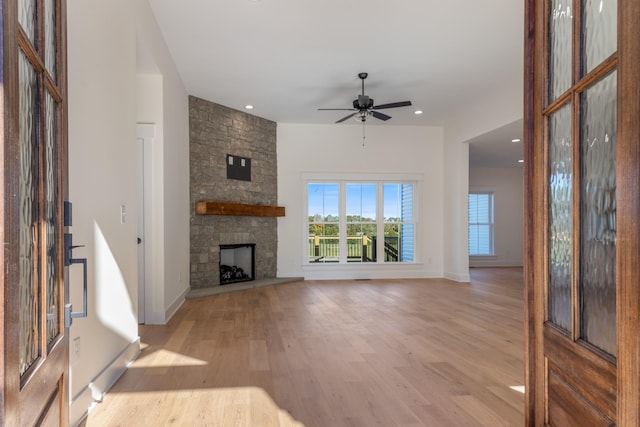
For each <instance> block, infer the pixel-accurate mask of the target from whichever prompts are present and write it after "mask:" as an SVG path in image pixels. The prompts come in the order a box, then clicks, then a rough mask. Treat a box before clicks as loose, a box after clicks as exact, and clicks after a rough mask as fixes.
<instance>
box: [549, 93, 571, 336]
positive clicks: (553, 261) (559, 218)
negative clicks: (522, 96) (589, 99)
mask: <svg viewBox="0 0 640 427" xmlns="http://www.w3.org/2000/svg"><path fill="white" fill-rule="evenodd" d="M572 150H573V147H572V144H571V105H570V104H569V105H565V106H564V107H562V108H561V109H560V110H558V111H556V112H555V113H553V114H552V115H551V117H550V118H549V159H548V161H549V189H548V190H549V245H548V246H549V320H551V322H553V323H555V324H556V325H558V326H560V327H561V328H562V329H564V330H566V331H571V329H572V328H571V271H572V265H573V263H572V242H573V238H572V223H573V221H572V218H573V208H572V206H573V205H572V203H573V200H572V194H573V193H572V191H573V184H572V183H573V166H572V165H573V155H572Z"/></svg>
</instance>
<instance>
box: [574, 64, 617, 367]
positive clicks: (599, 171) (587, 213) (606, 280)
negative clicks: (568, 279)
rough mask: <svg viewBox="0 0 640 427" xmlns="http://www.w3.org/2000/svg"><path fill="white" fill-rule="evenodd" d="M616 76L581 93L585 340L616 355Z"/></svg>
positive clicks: (583, 316)
mask: <svg viewBox="0 0 640 427" xmlns="http://www.w3.org/2000/svg"><path fill="white" fill-rule="evenodd" d="M616 79H617V73H616V72H613V73H611V74H609V75H607V76H606V77H604V78H603V79H602V80H600V81H598V82H597V83H595V84H594V85H593V86H591V87H590V88H588V89H587V90H586V91H585V92H584V93H583V94H582V95H581V111H580V151H581V156H582V159H581V174H582V179H581V181H582V182H581V188H580V198H581V200H580V210H581V212H580V218H581V227H580V230H581V235H580V254H581V255H580V297H581V298H580V301H581V310H580V311H581V325H582V330H581V337H582V338H583V339H584V340H585V341H587V342H589V343H591V344H593V345H595V346H596V347H599V348H601V349H602V350H604V351H606V352H607V353H610V354H612V355H615V354H616V132H617V130H616V99H617V97H616V87H617V80H616Z"/></svg>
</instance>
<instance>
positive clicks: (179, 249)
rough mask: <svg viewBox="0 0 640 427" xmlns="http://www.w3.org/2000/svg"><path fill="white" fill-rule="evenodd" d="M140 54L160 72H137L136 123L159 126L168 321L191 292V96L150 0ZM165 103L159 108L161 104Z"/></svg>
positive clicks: (162, 301) (159, 205)
mask: <svg viewBox="0 0 640 427" xmlns="http://www.w3.org/2000/svg"><path fill="white" fill-rule="evenodd" d="M134 4H135V8H136V10H135V11H136V17H137V20H136V30H137V42H136V43H137V46H138V50H139V52H138V57H139V58H140V57H144V58H145V59H146V60H147V61H151V62H152V63H153V69H154V70H157V71H154V72H155V74H153V75H148V74H143V73H146V72H148V70H140V69H139V70H138V82H139V84H140V86H139V89H138V90H139V92H138V102H137V112H136V114H137V115H136V121H137V122H139V123H140V122H142V123H155V124H156V138H155V140H154V142H153V148H152V157H153V160H152V162H153V163H152V169H153V171H152V174H153V183H152V188H153V190H152V194H153V195H152V197H153V201H152V204H153V209H152V213H151V214H152V218H151V220H152V224H153V225H152V229H153V236H152V238H153V242H151V243H152V252H153V255H152V263H153V265H152V270H153V287H154V288H155V290H156V291H157V294H156V295H154V307H153V316H152V318H150V319H149V320H148V321H147V322H148V323H164V322H166V321H167V320H168V319H169V318H170V317H171V316H172V315H173V314H174V313H175V311H176V310H177V309H178V307H179V306H180V305H181V304H182V302H183V301H184V297H185V295H186V293H187V292H188V291H189V209H190V206H189V116H188V108H189V105H188V96H187V92H186V90H185V88H184V85H183V84H182V81H181V79H180V76H179V75H178V70H177V68H176V66H175V64H174V62H173V59H172V58H171V55H170V54H169V51H168V48H167V46H166V44H165V42H164V40H163V38H162V35H161V33H160V29H159V27H158V25H157V22H156V21H155V18H154V16H153V13H152V11H151V8H150V7H149V4H148V3H147V1H145V0H136V1H135V2H134ZM158 103H160V107H159V106H158Z"/></svg>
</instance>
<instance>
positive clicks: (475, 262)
mask: <svg viewBox="0 0 640 427" xmlns="http://www.w3.org/2000/svg"><path fill="white" fill-rule="evenodd" d="M469 267H522V260H500V259H486V258H485V259H471V258H469Z"/></svg>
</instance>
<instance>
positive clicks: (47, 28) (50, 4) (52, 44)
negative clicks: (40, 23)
mask: <svg viewBox="0 0 640 427" xmlns="http://www.w3.org/2000/svg"><path fill="white" fill-rule="evenodd" d="M56 3H57V1H55V0H45V2H44V41H45V47H44V53H45V56H44V59H45V66H46V67H47V71H49V74H50V75H51V77H52V78H53V80H54V81H55V80H56V78H57V76H56V65H57V64H56V54H57V49H58V41H57V38H56V19H57V16H56Z"/></svg>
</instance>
